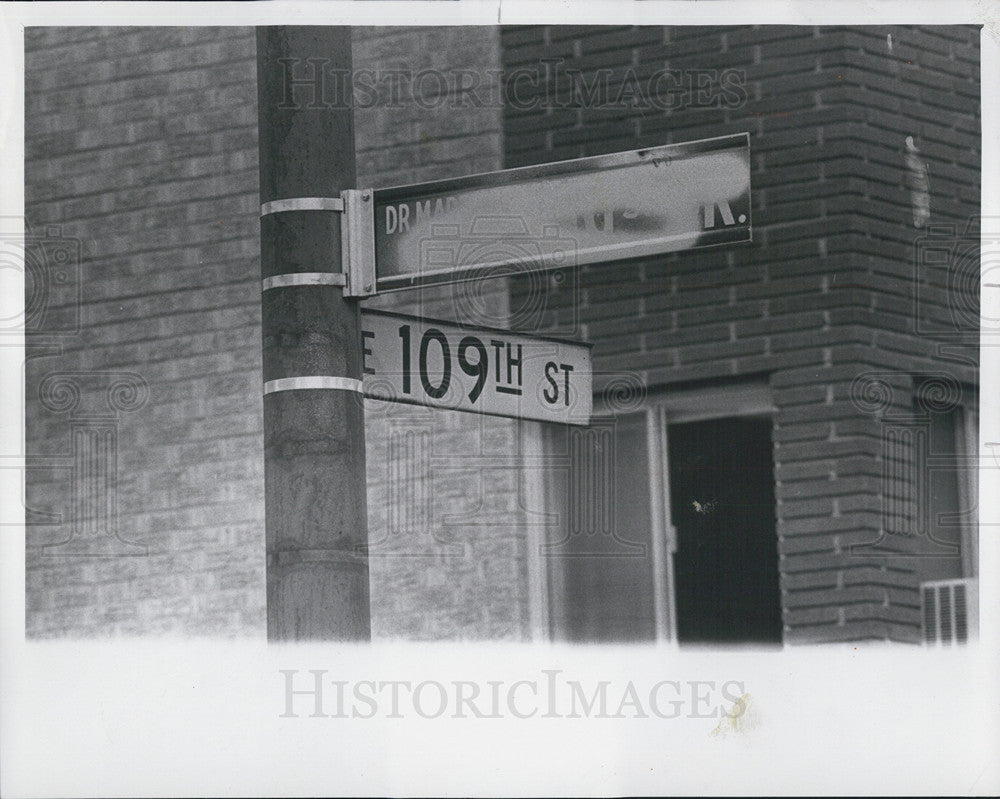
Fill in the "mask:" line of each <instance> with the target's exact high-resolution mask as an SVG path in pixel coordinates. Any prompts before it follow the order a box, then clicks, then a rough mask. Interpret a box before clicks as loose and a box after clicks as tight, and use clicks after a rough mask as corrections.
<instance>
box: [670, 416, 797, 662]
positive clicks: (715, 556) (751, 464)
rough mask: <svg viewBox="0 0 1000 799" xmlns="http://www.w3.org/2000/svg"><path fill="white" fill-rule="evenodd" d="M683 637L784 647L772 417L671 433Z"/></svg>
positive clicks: (679, 629)
mask: <svg viewBox="0 0 1000 799" xmlns="http://www.w3.org/2000/svg"><path fill="white" fill-rule="evenodd" d="M668 462H669V465H670V505H671V514H672V517H673V524H674V526H675V527H676V529H677V551H676V552H675V553H674V579H675V586H676V592H675V600H676V609H677V637H678V640H679V641H680V642H681V643H756V644H780V642H781V594H780V589H779V585H778V546H777V536H776V533H775V513H774V466H773V458H772V455H771V420H770V419H769V418H730V419H713V420H710V421H704V422H692V423H688V424H675V425H670V427H669V459H668Z"/></svg>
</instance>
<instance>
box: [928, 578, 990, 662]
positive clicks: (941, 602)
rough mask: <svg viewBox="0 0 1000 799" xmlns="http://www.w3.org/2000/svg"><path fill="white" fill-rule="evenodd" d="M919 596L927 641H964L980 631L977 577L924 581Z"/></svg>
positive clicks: (948, 642)
mask: <svg viewBox="0 0 1000 799" xmlns="http://www.w3.org/2000/svg"><path fill="white" fill-rule="evenodd" d="M920 599H921V606H922V609H923V626H924V643H925V644H930V645H939V646H951V645H952V644H964V643H966V642H967V641H968V640H969V639H970V638H973V639H974V638H976V636H977V635H978V630H979V581H978V580H975V579H967V580H936V581H934V582H929V583H921V584H920Z"/></svg>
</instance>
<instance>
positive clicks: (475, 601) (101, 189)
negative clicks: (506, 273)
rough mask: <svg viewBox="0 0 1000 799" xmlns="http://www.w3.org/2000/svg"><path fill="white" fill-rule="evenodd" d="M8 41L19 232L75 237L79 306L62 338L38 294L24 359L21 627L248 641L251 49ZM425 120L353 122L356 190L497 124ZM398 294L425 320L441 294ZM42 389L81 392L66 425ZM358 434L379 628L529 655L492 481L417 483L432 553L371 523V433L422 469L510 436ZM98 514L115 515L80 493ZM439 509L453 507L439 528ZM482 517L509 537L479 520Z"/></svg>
mask: <svg viewBox="0 0 1000 799" xmlns="http://www.w3.org/2000/svg"><path fill="white" fill-rule="evenodd" d="M496 36H497V32H496V31H495V30H492V29H482V30H478V31H469V30H463V29H454V28H453V29H439V30H432V29H406V30H402V29H392V28H383V29H360V30H358V31H357V32H356V48H355V50H356V52H355V64H356V67H357V68H358V69H364V68H366V67H372V68H379V69H385V68H390V67H391V66H396V65H402V66H405V67H406V68H408V69H411V70H414V71H419V70H421V69H425V68H434V69H438V70H445V71H447V70H449V69H452V68H459V67H464V66H468V65H476V66H480V67H481V66H482V64H483V63H484V59H485V61H488V60H489V58H490V57H491V54H492V56H493V57H494V58H495V57H497V53H498V47H497V44H496ZM25 49H26V91H25V94H26V96H25V100H26V124H25V130H26V186H25V189H26V204H27V221H28V224H29V225H30V226H31V228H32V229H33V230H34V231H36V233H37V235H39V236H53V235H55V233H56V231H54V230H50V228H51V227H52V226H58V228H59V231H58V233H59V235H60V236H62V237H64V238H69V239H70V240H76V241H78V243H79V244H78V246H79V249H80V253H81V258H80V263H79V276H78V278H77V277H74V278H73V279H74V280H77V279H78V281H79V285H80V287H81V290H82V293H81V298H82V302H81V303H79V306H78V308H79V313H78V315H77V317H78V319H79V329H78V330H77V331H76V332H75V333H72V332H70V333H67V331H70V330H71V328H72V329H75V327H74V326H72V325H65V324H63V322H64V321H65V320H66V319H69V318H73V317H74V312H73V308H75V307H77V305H76V304H75V303H74V302H73V301H72V299H64V298H65V297H69V296H70V295H68V294H66V293H65V292H63V293H60V292H57V291H53V292H52V294H51V297H53V298H55V299H53V300H52V304H53V305H58V306H60V307H53V308H51V309H49V314H48V316H47V317H46V318H45V319H44V320H39V321H38V325H37V326H38V327H39V332H38V333H37V334H34V333H33V334H32V335H31V336H30V338H29V343H28V350H29V356H31V357H30V359H29V361H28V364H27V367H26V397H27V403H26V414H27V417H26V430H27V447H28V449H27V458H28V466H29V472H28V477H27V504H28V507H29V508H30V509H31V510H30V511H29V522H31V524H30V526H29V528H28V536H27V630H28V634H29V635H31V636H53V635H63V634H73V635H97V634H100V635H103V634H119V633H120V634H135V633H148V632H154V633H159V632H181V633H187V634H210V635H242V634H251V635H263V634H264V616H265V607H264V601H265V594H264V532H263V469H262V458H263V446H262V438H261V428H260V424H261V422H260V418H261V401H260V311H259V308H260V301H259V266H258V260H257V259H258V246H259V245H258V222H257V204H258V197H257V141H256V123H257V112H256V81H255V75H256V66H255V43H254V35H253V31H252V30H250V29H245V28H242V29H237V28H227V29H218V28H185V29H179V28H173V29H171V28H156V29H122V28H115V29H101V28H31V29H28V30H27V31H26V35H25ZM425 105H430V106H432V107H430V108H424V107H422V106H418V105H415V104H414V102H413V101H410V102H409V103H405V104H404V105H403V106H402V107H400V108H386V107H383V106H379V107H376V108H371V109H367V110H359V111H358V114H357V142H358V156H359V157H358V168H359V182H360V183H361V184H363V185H386V184H396V183H405V182H412V181H415V180H420V179H427V178H429V177H443V176H446V175H452V174H464V173H467V172H470V171H482V170H485V169H492V168H497V167H498V166H499V163H500V127H501V126H500V111H499V109H498V108H497V107H495V106H494V107H492V108H486V109H481V110H478V111H468V112H467V113H465V114H463V116H462V121H461V123H456V122H455V121H454V118H453V115H451V114H449V112H448V108H447V104H444V105H441V104H437V105H435V104H434V103H425ZM51 266H52V268H53V269H54V268H55V264H54V262H52V263H51ZM29 291H30V288H29ZM494 293H496V292H494ZM46 296H48V295H46ZM498 296H499V297H502V296H503V293H502V292H501V293H500V294H499V295H498ZM407 301H408V302H409V303H410V305H409V306H407V307H410V308H411V309H413V310H417V309H419V308H420V307H423V306H424V305H426V306H427V307H431V306H432V305H433V307H436V308H437V309H438V310H440V311H442V312H444V311H447V308H448V303H449V298H448V297H447V296H441V295H440V293H439V294H438V295H432V294H429V293H428V294H426V295H425V296H423V297H418V298H414V297H410V298H407ZM389 302H390V304H393V305H396V306H398V307H403V306H402V305H401V300H399V299H391V300H390V301H389ZM497 302H499V299H498V300H497ZM414 303H416V304H414ZM435 303H436V304H435ZM67 309H69V310H67ZM60 325H62V326H60ZM64 333H65V334H64ZM66 373H72V374H66ZM60 374H62V377H60V376H59V375H60ZM46 378H49V382H48V383H45V382H44V381H45V380H46ZM60 381H63V382H65V381H69V382H70V383H72V384H73V385H74V386H76V388H77V390H79V391H80V393H81V397H80V402H79V403H78V404H77V405H75V406H74V407H70V406H71V405H72V402H71V401H70V402H69V403H67V402H63V401H62V400H65V399H66V398H67V397H68V396H69V397H70V398H71V395H69V394H67V392H72V390H73V389H72V388H70V387H67V386H63V385H62V384H61V383H60ZM116 383H118V384H121V385H120V386H119V388H118V389H116V391H117V392H118V393H117V394H116V397H117V399H116V400H115V401H116V403H117V407H115V406H112V405H109V404H108V402H109V401H108V397H109V395H108V393H107V392H108V390H109V388H110V387H111V386H112V385H114V384H116ZM43 384H44V385H43ZM42 390H44V392H45V394H46V400H45V403H43V402H42V401H41V400H40V399H39V397H40V394H39V392H40V391H42ZM129 391H135V395H134V396H132V397H131V399H129V396H128V392H129ZM122 392H125V393H124V394H122ZM46 403H47V404H46ZM109 415H111V416H110V417H109ZM370 416H371V424H370V427H369V430H368V433H369V473H370V477H371V482H372V492H371V496H370V506H371V512H370V513H371V519H372V533H373V539H374V540H377V541H382V540H386V541H387V543H388V545H387V546H383V547H382V549H381V550H379V548H378V547H376V550H375V553H374V555H373V558H372V591H373V603H372V608H373V629H374V633H375V635H376V636H383V637H386V636H393V635H410V636H415V637H523V636H524V635H525V629H526V618H527V609H526V597H525V593H524V578H523V571H524V543H523V531H521V530H520V528H518V527H517V526H516V525H514V524H512V522H511V519H512V516H511V513H512V512H513V511H515V510H516V505H515V504H514V502H515V498H516V494H513V493H512V485H513V482H512V477H511V474H510V473H509V470H507V471H506V472H505V471H504V470H502V469H501V471H500V473H499V474H492V476H491V475H489V474H487V475H486V478H487V479H485V480H484V481H482V482H481V481H480V472H479V471H475V470H473V469H470V468H469V466H468V465H467V464H466V465H465V466H462V465H461V464H459V466H458V467H455V466H454V465H453V466H452V467H451V469H450V470H449V468H447V465H448V464H447V463H442V462H441V461H440V460H433V461H429V462H428V463H427V464H425V465H424V466H423V467H422V468H430V467H433V469H434V483H433V487H432V489H430V490H431V492H432V493H431V499H432V505H431V510H430V513H431V514H432V518H433V519H434V520H435V523H436V524H437V525H438V527H439V528H440V529H442V530H443V532H442V533H440V534H439V535H438V537H439V538H443V539H447V543H448V544H449V548H448V549H447V551H446V552H445V554H446V555H451V557H445V556H443V555H442V552H441V546H439V545H438V544H437V543H436V542H435V541H434V540H433V539H432V538H431V537H429V535H428V532H427V530H426V529H411V527H407V526H406V525H405V524H404V525H403V526H399V525H397V526H396V527H394V528H392V529H391V530H390V529H389V527H388V521H387V520H386V518H385V517H386V512H385V504H386V501H387V492H388V491H389V490H390V486H389V484H388V482H387V477H388V475H389V474H390V472H389V468H390V464H389V461H388V460H387V455H386V451H387V450H386V447H387V442H388V441H389V433H390V429H389V428H390V427H392V429H393V430H396V431H397V432H398V431H400V430H402V431H403V432H405V430H406V429H412V428H414V427H416V428H419V429H424V428H426V427H427V425H430V426H431V427H432V428H433V435H434V443H435V452H434V453H431V456H434V457H436V456H439V455H440V454H442V453H444V454H447V455H451V456H454V455H455V453H457V452H461V451H463V450H462V448H463V447H465V448H466V449H467V450H468V451H471V452H478V451H480V450H483V449H484V448H485V449H486V450H489V449H490V448H495V447H502V448H504V449H506V448H509V447H510V446H511V444H512V442H514V440H515V434H516V429H515V428H514V427H513V425H511V424H504V423H502V422H497V423H480V422H478V421H476V420H474V419H473V418H472V417H464V416H462V417H460V416H458V415H457V414H441V413H438V414H434V415H430V416H427V415H426V414H423V415H422V414H420V413H419V412H416V411H405V410H403V411H399V412H396V411H395V409H384V408H378V407H372V408H371V413H370ZM421 426H423V427H421ZM109 431H110V432H109ZM114 436H117V440H115V439H114ZM74 441H76V443H75V444H74ZM74 447H76V448H75V449H74ZM74 453H76V455H75V460H74ZM112 456H114V457H116V458H117V460H116V462H114V461H112V460H111V458H112ZM415 464H416V466H420V463H419V462H416V461H414V462H407V463H403V464H402V467H403V472H402V478H404V479H402V482H401V483H400V484H399V485H396V487H395V488H394V489H393V490H395V491H397V492H399V491H402V492H403V494H404V495H405V493H406V492H407V491H412V490H413V486H414V485H420V484H422V483H421V475H420V474H419V473H413V472H410V473H407V472H406V468H410V469H412V468H414V467H415ZM397 466H399V464H397ZM74 474H75V475H76V477H75V478H74ZM74 480H75V482H74ZM481 485H482V486H484V487H485V490H484V492H483V497H482V500H483V503H484V504H483V507H482V508H478V507H477V506H478V503H477V501H475V500H477V499H478V497H479V489H480V486H481ZM108 497H114V498H115V499H116V501H117V508H116V509H109V508H108V507H106V506H102V505H101V504H100V502H99V501H98V500H100V499H101V498H104V499H105V500H106V499H107V498H108ZM448 498H461V499H462V501H461V502H457V500H456V501H455V502H452V504H451V507H450V512H451V513H452V514H453V515H454V516H455V517H456V518H454V519H450V518H445V515H446V511H447V510H448ZM74 502H75V503H76V505H74ZM442 503H444V504H442ZM456 503H457V504H456ZM115 511H116V513H115ZM60 514H61V516H60ZM463 514H464V515H463ZM470 514H471V516H470ZM488 514H493V516H492V518H493V519H494V520H496V518H497V516H498V515H499V516H502V517H503V521H504V523H505V524H506V527H504V526H503V525H499V526H498V527H496V528H489V527H483V526H481V524H480V522H481V520H482V519H483V518H490V517H489V516H488ZM470 518H471V519H472V521H473V522H475V523H474V524H471V525H470V524H469V523H468V522H469V520H470ZM108 519H115V520H116V521H117V533H118V538H116V537H115V536H114V535H113V534H112V532H113V531H112V529H111V528H108V527H107V524H108V521H107V520H108ZM463 520H464V521H463ZM404 521H405V520H404ZM112 523H113V522H112ZM95 525H96V526H95ZM445 528H446V529H445ZM101 533H103V535H102V534H101ZM67 539H68V540H67ZM119 539H121V540H119ZM400 550H406V551H408V552H409V553H410V554H411V555H412V554H414V553H416V554H418V555H419V557H402V556H399V554H400Z"/></svg>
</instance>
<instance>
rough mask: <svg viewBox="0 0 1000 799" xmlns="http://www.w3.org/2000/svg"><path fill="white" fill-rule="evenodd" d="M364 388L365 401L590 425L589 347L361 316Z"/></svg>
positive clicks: (398, 317)
mask: <svg viewBox="0 0 1000 799" xmlns="http://www.w3.org/2000/svg"><path fill="white" fill-rule="evenodd" d="M361 337H362V347H363V349H362V355H363V368H364V376H363V381H362V382H363V385H364V391H365V396H367V397H370V398H371V399H380V400H387V401H390V402H403V403H410V404H414V405H429V406H431V407H435V408H449V409H452V410H458V411H471V412H473V413H484V414H490V415H493V416H506V417H510V418H515V419H535V420H538V421H542V422H561V423H563V424H579V425H586V424H589V423H590V413H591V409H592V402H593V400H592V394H593V385H592V382H593V378H592V372H591V365H590V363H591V362H590V345H589V344H579V343H574V342H568V341H562V340H559V339H551V338H539V337H534V336H532V337H529V336H523V335H520V334H518V333H511V332H508V331H505V330H494V329H492V328H481V327H465V326H461V325H456V324H454V323H451V322H441V321H437V320H434V319H426V318H424V317H418V316H407V315H403V314H395V313H387V312H383V311H372V310H364V311H362V312H361Z"/></svg>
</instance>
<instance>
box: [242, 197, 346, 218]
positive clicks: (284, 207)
mask: <svg viewBox="0 0 1000 799" xmlns="http://www.w3.org/2000/svg"><path fill="white" fill-rule="evenodd" d="M343 210H344V201H343V200H342V199H340V197H291V198H289V199H287V200H271V201H269V202H266V203H261V206H260V215H261V216H267V215H268V214H280V213H282V212H284V211H343Z"/></svg>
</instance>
